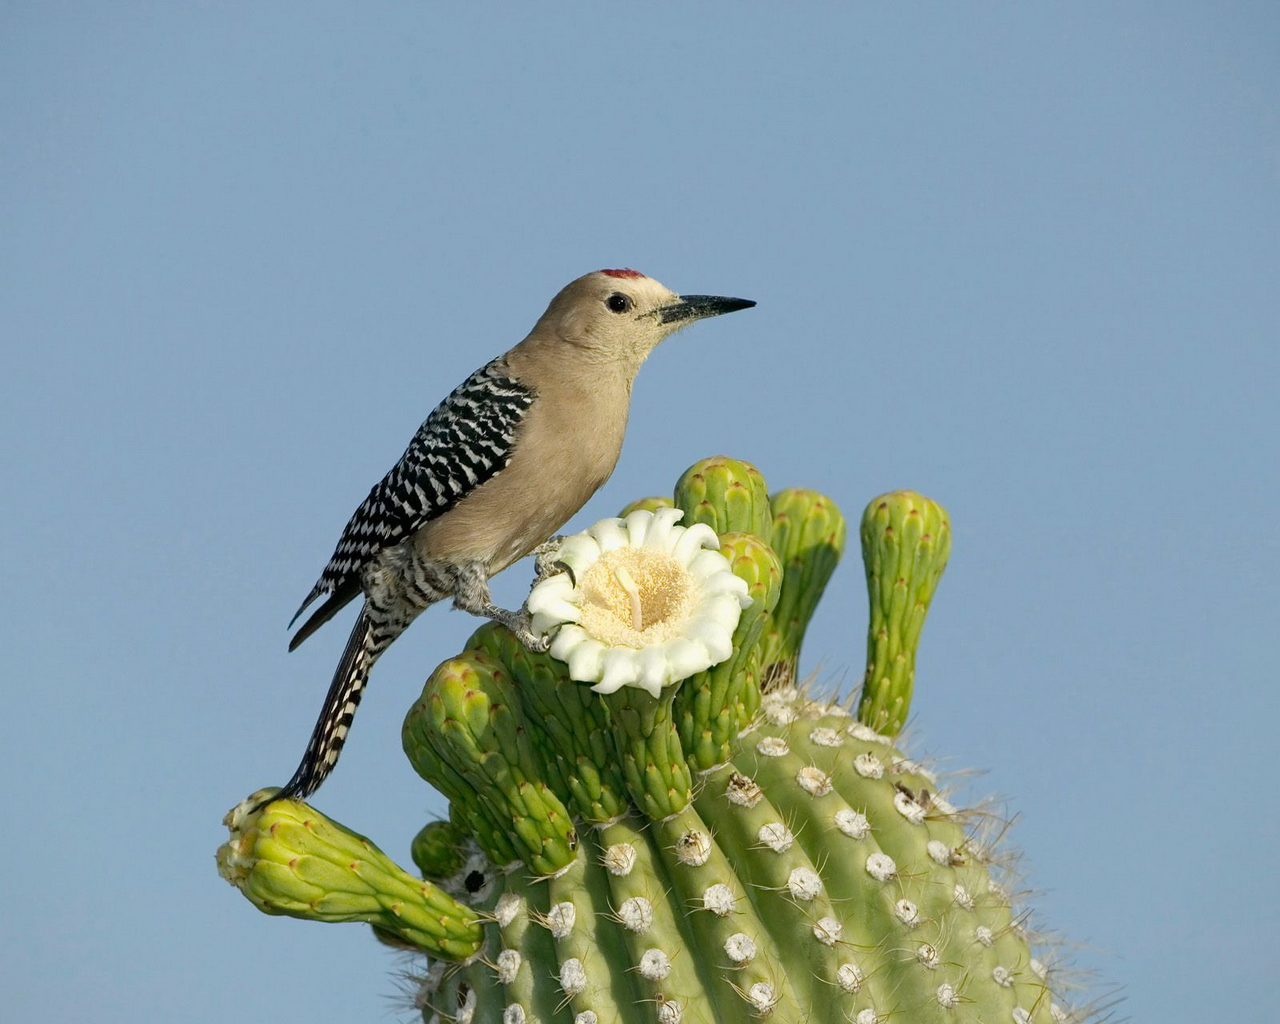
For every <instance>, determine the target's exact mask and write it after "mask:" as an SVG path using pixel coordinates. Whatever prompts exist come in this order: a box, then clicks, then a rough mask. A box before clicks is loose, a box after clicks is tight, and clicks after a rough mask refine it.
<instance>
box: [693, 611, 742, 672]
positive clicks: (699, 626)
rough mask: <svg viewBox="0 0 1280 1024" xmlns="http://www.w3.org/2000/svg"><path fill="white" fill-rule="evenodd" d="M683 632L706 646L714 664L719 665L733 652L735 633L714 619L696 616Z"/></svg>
mask: <svg viewBox="0 0 1280 1024" xmlns="http://www.w3.org/2000/svg"><path fill="white" fill-rule="evenodd" d="M682 632H683V633H684V635H685V636H687V637H690V638H692V639H694V640H697V641H699V642H700V643H702V644H703V645H705V646H706V648H707V654H708V655H709V656H710V657H711V664H712V665H719V664H720V662H722V661H725V660H727V659H728V657H729V655H731V654H732V653H733V634H732V633H731V632H730V631H728V630H726V629H725V628H724V626H722V625H720V623H718V622H716V621H715V620H714V619H711V618H707V617H704V616H702V615H699V616H696V617H694V618H693V619H691V620H690V621H689V622H688V623H687V624H686V625H685V627H684V629H683V630H682Z"/></svg>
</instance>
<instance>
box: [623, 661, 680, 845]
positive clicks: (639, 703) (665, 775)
mask: <svg viewBox="0 0 1280 1024" xmlns="http://www.w3.org/2000/svg"><path fill="white" fill-rule="evenodd" d="M674 699H675V688H674V687H668V688H666V689H665V690H663V691H662V692H661V693H660V694H659V695H658V696H657V697H651V696H650V695H649V694H648V693H647V692H645V691H644V690H641V689H638V688H636V687H634V686H624V687H622V689H620V690H618V691H616V692H614V693H610V694H607V695H605V696H604V698H603V700H604V704H605V706H606V707H607V708H608V709H609V718H610V721H611V723H612V734H613V740H614V744H615V745H616V748H617V754H618V760H619V763H620V764H621V767H622V776H623V778H624V779H625V780H626V783H627V790H628V791H629V792H630V794H631V799H632V800H633V801H635V804H636V806H637V807H639V808H640V810H641V812H642V813H643V814H644V816H645V817H646V818H653V819H662V818H667V817H670V816H671V815H673V814H676V813H678V812H679V811H681V810H682V809H684V808H685V807H687V806H688V805H689V790H690V787H691V786H692V780H691V779H690V776H689V766H688V764H687V763H686V762H685V756H684V748H683V747H682V746H681V745H680V735H679V733H678V732H677V731H676V726H675V722H674V721H673V719H672V703H673V701H674Z"/></svg>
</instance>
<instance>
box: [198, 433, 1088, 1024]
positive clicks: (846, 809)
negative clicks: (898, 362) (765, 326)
mask: <svg viewBox="0 0 1280 1024" xmlns="http://www.w3.org/2000/svg"><path fill="white" fill-rule="evenodd" d="M674 503H675V505H676V506H677V507H679V508H681V509H683V510H684V512H685V519H684V522H685V524H686V525H687V524H689V523H694V522H699V523H705V524H707V525H709V526H711V527H712V528H713V529H714V530H715V531H716V532H717V533H718V534H720V540H721V550H722V553H723V554H724V555H725V556H726V557H727V559H728V561H729V565H730V567H731V569H732V571H733V573H734V574H735V575H737V576H738V577H739V578H740V579H742V580H743V581H745V582H746V584H747V588H748V592H749V594H750V596H751V598H752V601H751V605H750V606H749V608H747V609H746V610H745V611H744V612H743V614H742V616H741V618H740V619H739V620H738V624H737V628H736V629H735V630H734V632H733V651H732V654H731V655H730V657H729V658H728V659H727V660H724V661H722V662H721V663H720V664H718V665H715V666H713V667H712V668H710V669H708V670H706V671H704V672H699V673H697V674H695V675H693V676H690V677H689V678H687V679H685V680H683V682H681V683H679V684H677V685H675V686H670V687H667V688H666V689H664V690H662V691H661V692H660V693H659V695H658V696H656V697H654V696H650V694H648V693H647V692H644V691H642V690H640V689H636V688H634V687H623V688H622V689H620V690H617V691H616V692H614V693H611V694H607V695H600V694H597V693H594V692H592V690H591V689H590V688H589V687H588V686H586V685H583V684H581V683H577V682H574V681H573V680H572V679H571V678H570V677H569V672H568V668H567V666H566V665H565V664H563V663H561V662H559V661H557V660H556V659H555V658H552V657H551V656H550V655H547V654H534V653H530V652H529V651H527V650H525V649H524V648H523V647H522V646H521V645H520V644H519V643H518V642H516V641H515V639H514V638H513V637H512V636H511V634H510V633H508V632H507V631H506V630H504V629H502V628H501V627H498V626H495V625H492V624H490V625H486V626H484V627H482V628H481V629H479V630H477V631H476V633H475V634H474V635H473V636H472V637H471V639H470V640H469V642H468V643H467V646H466V649H465V650H464V651H463V652H462V653H461V654H460V655H458V656H456V657H453V658H450V659H448V660H446V661H445V662H443V663H442V664H441V665H440V666H439V667H438V668H437V669H436V670H435V671H434V672H433V673H432V675H431V677H430V678H429V679H428V681H427V683H426V686H425V687H424V689H423V692H422V696H421V697H420V698H419V700H418V701H417V702H416V703H415V704H414V706H413V707H412V708H411V709H410V711H409V713H408V715H407V716H406V719H405V725H404V732H403V741H404V748H405V752H406V754H407V755H408V756H409V759H410V760H411V761H412V763H413V765H414V767H415V769H416V770H417V771H418V773H419V774H420V775H421V776H422V777H423V778H424V779H426V780H427V781H428V782H430V783H431V784H432V785H434V786H435V787H436V788H437V789H439V790H440V791H441V792H443V793H444V794H445V795H446V796H447V797H448V798H449V800H450V816H449V820H448V821H443V822H434V823H431V824H429V825H427V826H426V827H424V829H423V830H422V831H421V832H420V833H419V834H418V836H417V838H416V839H415V840H414V844H413V851H412V853H413V859H414V862H415V864H417V865H418V868H419V870H420V872H421V874H422V878H421V879H419V878H414V877H413V876H410V875H409V874H408V873H407V872H404V871H402V870H401V869H399V868H396V867H395V865H393V864H391V863H390V861H388V860H386V858H385V857H384V856H383V855H382V854H381V853H380V852H379V851H377V850H376V848H374V847H373V846H372V844H370V843H369V842H368V841H367V840H364V839H363V838H362V837H359V836H356V835H354V833H350V832H348V831H346V830H345V829H343V828H342V827H341V826H339V825H336V824H335V823H332V822H329V821H328V820H327V819H324V818H323V816H321V815H319V814H318V812H314V811H312V810H311V809H310V808H307V807H306V806H305V805H302V804H297V803H293V802H289V801H277V802H274V803H269V804H267V805H266V807H265V808H262V809H261V810H259V811H256V812H249V811H246V810H241V811H240V813H239V816H238V817H234V813H235V812H233V817H234V820H233V821H232V826H233V836H232V840H231V842H230V843H228V844H227V846H225V847H224V848H223V850H222V851H220V855H219V860H220V865H221V866H222V869H223V872H224V875H226V876H227V877H228V878H229V879H230V880H231V881H233V882H235V883H236V884H237V885H239V886H240V887H241V888H242V890H243V891H244V892H245V895H246V896H248V897H249V898H250V899H251V900H252V901H253V902H254V903H255V904H256V905H258V906H259V907H260V908H261V909H263V910H266V911H267V912H269V913H290V914H294V915H295V916H303V917H311V918H313V919H316V920H360V921H367V922H368V923H370V924H372V925H374V926H375V929H376V930H377V931H378V934H379V935H380V936H382V937H384V938H387V939H389V940H394V941H396V942H398V943H400V944H408V945H410V946H412V947H414V948H417V949H420V950H423V951H425V952H426V953H427V954H428V956H429V957H430V958H431V960H432V963H433V965H434V966H433V967H432V968H431V969H430V970H427V971H425V972H424V973H423V976H422V982H421V991H420V994H419V1000H418V1002H419V1005H420V1006H421V1007H422V1013H423V1019H424V1021H426V1022H427V1024H443V1022H447V1021H450V1022H460V1024H473V1022H474V1024H489V1022H500V1024H533V1022H540V1024H640V1022H657V1024H680V1022H684V1024H702V1022H707V1024H712V1022H737V1021H749V1020H753V1019H768V1020H773V1021H779V1022H788V1024H790V1022H797V1024H799V1022H815V1024H820V1022H831V1024H838V1022H839V1024H847V1022H850V1021H852V1022H854V1024H883V1022H887V1021H895V1020H900V1021H904V1022H911V1024H917V1022H949V1024H950V1022H954V1024H961V1022H963V1024H977V1022H992V1024H994V1022H1007V1021H1012V1022H1014V1024H1029V1022H1037V1024H1041V1022H1050V1021H1065V1020H1067V1019H1068V1015H1067V1014H1066V1012H1065V1011H1063V1010H1061V1009H1060V1008H1059V1006H1058V1005H1057V1003H1056V1002H1055V1001H1054V996H1053V994H1052V990H1053V988H1054V984H1053V982H1054V978H1053V976H1052V975H1051V974H1050V972H1049V971H1047V970H1046V969H1045V968H1044V967H1043V965H1042V964H1041V962H1040V961H1039V960H1037V959H1036V958H1035V957H1034V956H1033V955H1032V950H1031V945H1030V944H1029V939H1028V937H1027V934H1026V933H1025V931H1024V930H1023V926H1022V921H1023V917H1022V915H1021V913H1020V912H1019V911H1017V910H1015V909H1014V908H1013V907H1012V906H1011V904H1010V899H1009V897H1008V896H1007V895H1006V893H1005V891H1004V890H1003V889H1002V888H1001V887H1000V886H999V885H998V884H996V881H995V880H994V879H993V874H992V870H993V867H994V865H995V861H994V853H993V851H992V849H991V848H989V847H988V845H987V844H986V843H985V842H984V841H983V840H982V838H981V837H982V830H981V828H979V827H976V826H977V825H978V824H979V823H980V820H981V819H980V816H977V815H972V814H966V813H965V812H962V811H958V810H957V809H956V808H955V807H953V806H952V805H951V804H950V803H949V802H948V801H947V799H946V797H945V796H944V793H943V791H942V790H941V789H940V788H939V783H938V781H937V779H936V778H935V777H934V776H932V775H931V774H930V773H929V772H928V770H927V769H926V768H924V767H923V766H921V765H918V764H916V763H915V762H913V761H911V760H910V759H909V758H907V757H905V756H904V755H903V754H902V753H901V752H900V751H899V750H898V749H897V748H896V747H895V746H894V741H893V739H892V736H893V735H894V734H896V733H897V732H898V731H899V730H900V728H901V726H902V723H903V722H904V721H905V718H906V715H907V712H908V709H909V706H910V699H911V695H912V687H913V682H914V659H915V649H916V645H917V643H918V642H919V638H920V631H921V627H922V625H923V621H924V617H925V614H926V612H927V610H928V607H929V602H930V600H931V599H932V596H933V593H934V590H935V588H936V585H937V582H938V579H939V577H940V576H941V573H942V571H943V568H944V566H945V564H946V558H947V554H948V551H949V546H950V531H949V526H948V523H947V517H946V513H945V511H944V510H943V509H942V508H941V507H940V506H938V505H936V504H935V503H933V502H930V501H928V500H927V499H925V498H922V497H921V496H920V495H917V494H913V493H911V492H895V493H893V494H889V495H885V496H883V497H881V498H877V499H876V500H875V501H873V502H872V503H871V505H870V506H869V507H868V509H867V511H866V513H865V515H864V516H863V520H862V526H861V531H860V536H861V540H862V543H863V550H864V557H865V560H866V564H867V584H868V592H869V595H870V598H871V624H870V627H869V631H868V655H867V673H866V677H865V680H864V687H863V691H862V695H861V700H860V702H859V705H858V713H857V716H856V717H855V716H854V715H853V714H851V713H850V711H849V710H848V708H847V707H846V706H845V705H844V704H840V703H834V702H831V701H827V700H822V699H817V698H815V697H812V696H811V695H809V694H808V693H807V692H806V691H805V689H804V688H803V687H801V686H798V685H796V669H797V664H798V659H799V653H800V646H801V643H802V641H803V638H804V632H805V628H806V626H807V625H808V621H809V618H810V616H811V615H812V613H813V611H814V608H815V607H816V605H817V601H818V598H819V597H820V596H821V593H822V590H823V588H824V587H825V586H826V583H827V580H828V579H829V578H830V576H831V573H832V571H833V570H834V568H835V565H836V562H837V561H838V559H839V557H840V554H841V551H842V550H843V546H844V540H845V525H844V520H843V517H842V516H841V514H840V511H839V509H838V508H837V507H836V506H835V504H834V503H833V502H831V500H830V499H828V498H826V497H824V496H822V495H820V494H817V493H816V492H813V491H804V490H789V491H781V492H778V493H776V494H774V495H773V496H772V497H770V496H769V494H768V491H767V489H766V487H765V483H764V479H763V477H761V475H760V473H759V472H758V471H757V470H756V469H755V468H754V467H752V466H750V465H748V464H747V463H743V462H740V461H737V460H733V459H727V458H723V457H717V458H713V459H708V460H704V461H703V462H701V463H698V464H697V465H695V466H693V467H691V468H690V469H689V470H688V471H687V472H686V473H685V474H684V475H683V476H681V478H680V481H679V482H678V484H677V486H676V488H675V495H674ZM669 504H671V502H670V501H668V500H667V499H657V498H655V499H644V500H643V501H641V502H637V503H635V504H634V505H633V506H629V507H628V509H627V510H626V512H628V513H630V512H634V511H636V510H637V509H644V510H652V509H656V508H661V507H665V506H666V505H669ZM244 806H248V804H246V805H244ZM357 853H358V854H359V856H358V857H356V856H355V855H356V854H357ZM344 865H345V866H344ZM357 865H360V866H359V867H357ZM1071 1019H1075V1018H1071Z"/></svg>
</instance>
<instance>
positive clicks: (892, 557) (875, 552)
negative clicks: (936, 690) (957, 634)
mask: <svg viewBox="0 0 1280 1024" xmlns="http://www.w3.org/2000/svg"><path fill="white" fill-rule="evenodd" d="M860 532H861V537H862V550H863V552H864V554H865V558H864V561H865V563H866V570H867V597H868V600H869V602H870V605H871V624H870V625H869V626H868V628H867V671H866V675H865V676H864V677H863V680H862V700H861V702H860V703H859V705H858V721H860V722H862V723H863V724H864V725H869V726H870V727H871V728H873V729H875V730H877V731H878V732H882V733H885V734H886V735H889V736H896V735H897V734H898V733H899V732H900V731H901V729H902V726H903V724H904V723H905V722H906V720H907V709H908V708H909V707H910V705H911V690H912V687H913V686H914V685H915V678H916V646H917V644H919V642H920V630H921V629H922V628H923V627H924V617H925V615H926V614H928V611H929V602H930V601H932V600H933V592H934V590H935V589H936V588H937V586H938V580H940V579H941V578H942V573H943V570H944V569H946V567H947V558H948V556H949V555H950V554H951V523H950V522H949V521H948V517H947V513H946V510H945V509H944V508H943V507H942V506H941V505H939V504H938V503H937V502H933V501H930V500H929V499H928V498H926V497H924V496H923V495H921V494H916V493H915V492H914V491H893V492H892V493H890V494H882V495H881V496H880V497H878V498H875V499H873V500H872V501H871V503H870V504H868V505H867V508H866V511H865V512H864V513H863V515H862V527H861V531H860Z"/></svg>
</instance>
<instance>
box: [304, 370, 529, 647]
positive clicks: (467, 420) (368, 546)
mask: <svg viewBox="0 0 1280 1024" xmlns="http://www.w3.org/2000/svg"><path fill="white" fill-rule="evenodd" d="M534 397H535V395H534V392H533V389H532V388H529V387H527V386H525V385H523V384H521V383H520V382H519V381H517V380H514V379H512V378H511V377H509V376H507V374H506V366H505V364H504V362H503V361H502V360H501V359H496V360H494V361H493V362H491V363H489V364H488V365H487V366H483V367H481V368H480V369H479V370H477V371H476V372H475V373H473V374H472V375H471V376H470V377H468V378H467V379H466V380H464V381H463V382H462V383H461V384H459V385H458V387H457V388H455V389H454V390H453V393H452V394H450V395H449V397H448V398H446V399H445V400H444V401H443V402H441V403H440V404H439V405H438V406H436V408H435V410H434V411H433V412H432V413H431V415H430V416H428V417H427V418H426V421H425V422H424V423H423V424H422V426H421V427H419V428H418V432H417V433H416V434H414V437H413V440H412V441H411V442H410V443H409V447H408V448H406V449H405V453H404V455H403V456H401V458H400V461H399V462H397V463H396V464H395V466H393V467H392V468H391V471H390V472H389V473H387V475H386V476H384V477H383V478H382V479H381V480H380V481H379V482H378V483H377V485H376V486H375V487H374V488H373V490H371V491H370V492H369V496H368V497H367V498H365V499H364V501H363V502H362V503H361V505H360V507H359V508H358V509H356V511H355V514H354V515H352V517H351V520H350V521H349V522H348V523H347V527H346V529H345V530H343V531H342V538H341V539H340V540H339V541H338V546H337V548H336V549H335V550H334V552H333V557H332V558H330V559H329V564H328V565H326V566H325V568H324V572H323V573H322V574H321V575H320V579H319V580H318V581H317V583H316V585H315V587H314V588H313V589H312V591H311V593H310V594H309V595H308V596H307V599H306V601H304V602H303V604H302V607H301V608H299V609H298V615H300V614H302V612H303V610H305V609H306V607H307V606H308V605H309V604H311V602H312V601H314V600H315V599H316V598H317V597H319V596H320V595H321V594H338V593H341V592H346V593H347V596H346V599H347V600H349V599H350V597H353V596H354V595H355V594H356V593H358V591H359V585H360V584H359V581H360V573H361V570H363V569H364V567H365V566H366V565H367V564H368V563H369V561H370V560H371V559H373V558H374V557H375V556H376V555H377V554H378V552H380V551H382V550H384V549H385V548H389V547H392V546H394V545H395V544H398V543H399V542H400V541H402V540H404V539H405V538H406V537H409V536H411V535H412V534H414V533H415V532H416V531H418V530H419V529H421V528H422V527H423V526H425V525H426V524H427V523H429V522H430V521H431V520H432V519H435V518H436V517H437V516H440V515H443V514H444V513H445V512H447V511H448V510H449V509H451V508H452V507H453V506H454V505H456V504H457V503H458V502H459V501H461V500H462V499H463V498H465V497H466V496H467V495H468V494H469V493H471V491H473V490H475V489H476V488H477V487H479V486H480V485H481V484H483V483H484V482H485V481H487V480H490V479H492V478H493V477H494V476H495V475H497V473H499V472H500V471H501V470H502V469H503V467H504V466H506V465H507V463H508V462H510V461H511V455H512V452H513V450H514V448H515V439H516V433H517V430H518V428H519V426H520V423H521V422H522V420H523V419H524V416H525V414H526V413H527V412H528V410H529V407H530V406H531V405H532V404H533V400H534ZM343 603H344V604H345V603H346V601H345V600H344V601H343ZM335 610H336V609H335ZM294 619H295V620H296V619H297V615H295V616H294ZM317 625H318V623H317ZM304 629H305V627H304ZM300 639H301V637H299V638H298V640H299V641H300Z"/></svg>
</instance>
